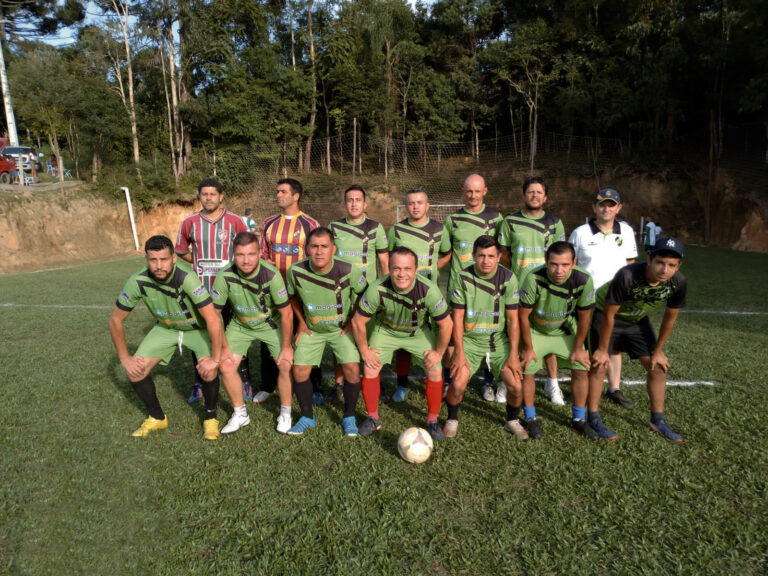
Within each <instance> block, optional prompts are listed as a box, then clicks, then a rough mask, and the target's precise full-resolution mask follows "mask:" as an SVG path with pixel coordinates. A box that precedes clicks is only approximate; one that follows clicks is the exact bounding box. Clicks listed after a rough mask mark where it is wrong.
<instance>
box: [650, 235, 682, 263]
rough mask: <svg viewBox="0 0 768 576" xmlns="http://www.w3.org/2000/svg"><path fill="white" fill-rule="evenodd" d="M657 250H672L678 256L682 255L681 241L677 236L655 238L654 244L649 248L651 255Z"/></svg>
mask: <svg viewBox="0 0 768 576" xmlns="http://www.w3.org/2000/svg"><path fill="white" fill-rule="evenodd" d="M657 252H672V253H674V254H677V255H678V256H679V257H680V258H682V257H683V243H682V242H680V240H678V239H677V238H672V237H671V236H670V237H669V238H659V239H658V240H656V244H654V246H653V250H651V256H654V255H655V254H656V253H657Z"/></svg>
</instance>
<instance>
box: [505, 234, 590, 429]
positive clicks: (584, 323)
mask: <svg viewBox="0 0 768 576" xmlns="http://www.w3.org/2000/svg"><path fill="white" fill-rule="evenodd" d="M594 306H595V291H594V288H593V285H592V277H591V276H590V275H589V274H588V273H587V272H586V271H585V270H583V269H582V268H579V267H577V266H576V254H575V252H574V249H573V246H571V244H569V243H568V242H563V241H558V242H555V243H554V244H552V245H551V246H550V247H549V248H547V251H546V253H545V264H544V265H543V266H539V267H538V268H534V269H532V270H531V271H530V272H528V273H527V274H526V275H525V277H524V278H523V283H522V285H521V286H520V309H519V315H520V339H521V340H522V348H523V349H522V352H521V357H520V360H521V363H522V368H523V413H524V415H525V428H526V430H527V431H528V435H529V436H530V437H531V438H541V437H542V435H543V433H542V430H541V425H540V424H539V421H538V420H537V419H536V407H535V406H534V396H535V393H536V382H535V380H534V374H536V371H537V370H538V369H539V368H541V360H540V359H541V358H543V357H544V356H547V355H548V354H553V355H554V356H555V357H556V358H557V359H558V360H559V361H560V362H562V363H564V364H565V365H567V366H568V367H569V368H570V369H571V386H572V391H573V406H572V408H571V414H572V418H571V428H572V429H573V430H574V432H578V433H579V434H583V435H584V436H586V437H587V438H590V439H592V440H597V438H598V436H597V434H596V433H595V431H594V430H592V428H591V427H590V425H589V424H588V423H587V421H586V415H587V414H586V413H587V407H586V405H587V392H588V380H587V370H588V369H589V353H588V352H587V350H585V348H584V342H585V340H586V338H587V333H588V332H589V318H590V314H591V312H592V308H594Z"/></svg>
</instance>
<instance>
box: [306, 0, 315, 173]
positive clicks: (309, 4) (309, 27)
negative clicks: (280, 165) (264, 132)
mask: <svg viewBox="0 0 768 576" xmlns="http://www.w3.org/2000/svg"><path fill="white" fill-rule="evenodd" d="M313 1H314V0H307V34H308V35H309V66H310V76H311V78H312V102H311V105H312V107H311V109H310V113H309V136H307V145H306V150H305V151H304V173H305V174H308V173H309V172H310V170H312V136H313V135H314V133H315V121H316V120H317V76H316V74H315V40H314V38H313V37H312V3H313Z"/></svg>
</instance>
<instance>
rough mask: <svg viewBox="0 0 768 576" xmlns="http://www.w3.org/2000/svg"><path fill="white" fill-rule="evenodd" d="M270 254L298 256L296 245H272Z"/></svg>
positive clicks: (297, 246)
mask: <svg viewBox="0 0 768 576" xmlns="http://www.w3.org/2000/svg"><path fill="white" fill-rule="evenodd" d="M272 252H274V253H275V254H294V255H298V253H299V245H298V244H272Z"/></svg>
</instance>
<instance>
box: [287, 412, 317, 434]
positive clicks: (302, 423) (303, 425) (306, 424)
mask: <svg viewBox="0 0 768 576" xmlns="http://www.w3.org/2000/svg"><path fill="white" fill-rule="evenodd" d="M314 427H315V419H314V418H307V417H306V416H302V417H301V418H299V421H298V422H296V424H294V425H293V427H292V428H291V429H290V430H288V434H289V435H290V436H301V435H302V434H304V432H306V431H307V430H309V429H310V428H314Z"/></svg>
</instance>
